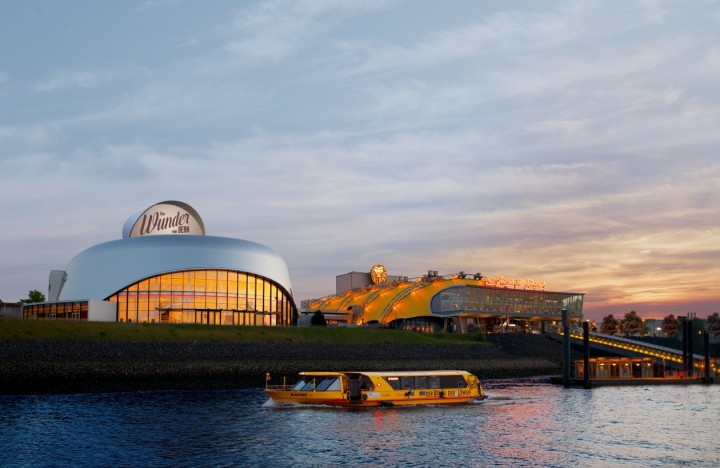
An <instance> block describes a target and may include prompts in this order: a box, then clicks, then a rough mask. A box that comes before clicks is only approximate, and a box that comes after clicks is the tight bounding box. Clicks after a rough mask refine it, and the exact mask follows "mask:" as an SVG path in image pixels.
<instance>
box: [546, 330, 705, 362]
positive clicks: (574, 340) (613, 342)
mask: <svg viewBox="0 0 720 468" xmlns="http://www.w3.org/2000/svg"><path fill="white" fill-rule="evenodd" d="M560 335H562V333H560ZM589 339H590V347H592V348H593V349H597V350H601V351H609V352H612V353H616V354H619V355H622V356H628V357H654V358H658V359H662V360H663V361H664V362H665V363H666V365H668V366H669V367H676V368H680V367H681V366H682V357H683V353H682V350H678V349H673V348H667V347H665V346H658V345H654V344H649V343H642V342H640V341H636V340H632V339H629V338H622V337H619V336H613V335H605V334H603V333H594V332H590V333H589ZM570 343H571V344H574V345H580V346H582V344H583V334H582V332H577V331H571V332H570ZM703 359H704V356H702V355H699V354H693V360H694V361H702V360H703Z"/></svg>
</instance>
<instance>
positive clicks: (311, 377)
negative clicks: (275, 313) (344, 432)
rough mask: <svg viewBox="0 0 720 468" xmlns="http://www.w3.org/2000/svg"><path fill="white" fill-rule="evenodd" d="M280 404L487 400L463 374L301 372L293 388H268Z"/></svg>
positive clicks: (476, 382) (365, 404)
mask: <svg viewBox="0 0 720 468" xmlns="http://www.w3.org/2000/svg"><path fill="white" fill-rule="evenodd" d="M269 381H270V374H267V375H266V387H265V392H266V393H267V394H268V396H269V397H270V398H272V400H273V401H275V402H277V403H299V404H316V405H330V406H347V407H377V406H402V405H448V404H460V403H469V402H471V401H474V400H482V399H484V398H485V393H484V392H483V389H482V385H481V384H480V380H479V379H478V378H477V377H476V376H474V375H473V374H471V373H470V372H466V371H461V370H435V371H395V372H355V371H353V372H300V380H299V381H298V382H297V383H295V384H294V385H285V384H283V385H269V384H267V382H269Z"/></svg>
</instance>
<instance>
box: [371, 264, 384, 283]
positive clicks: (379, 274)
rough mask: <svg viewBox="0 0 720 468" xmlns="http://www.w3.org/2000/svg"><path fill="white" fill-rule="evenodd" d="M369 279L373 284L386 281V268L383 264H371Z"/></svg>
mask: <svg viewBox="0 0 720 468" xmlns="http://www.w3.org/2000/svg"><path fill="white" fill-rule="evenodd" d="M370 279H371V280H372V282H373V284H380V283H384V282H386V281H387V270H385V265H380V264H379V263H378V264H377V265H373V267H372V268H370Z"/></svg>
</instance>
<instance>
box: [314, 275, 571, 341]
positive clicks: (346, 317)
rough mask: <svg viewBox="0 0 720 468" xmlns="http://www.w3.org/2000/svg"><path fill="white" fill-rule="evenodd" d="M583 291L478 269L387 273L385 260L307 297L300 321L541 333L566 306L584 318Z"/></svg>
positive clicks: (445, 329) (427, 328)
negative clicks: (326, 292) (329, 291)
mask: <svg viewBox="0 0 720 468" xmlns="http://www.w3.org/2000/svg"><path fill="white" fill-rule="evenodd" d="M583 296H584V294H583V293H568V292H551V291H546V290H545V283H544V282H541V281H535V280H529V279H524V280H518V279H510V278H505V277H503V276H483V275H482V274H480V273H475V274H466V273H465V272H459V273H455V274H447V275H438V273H437V271H428V274H427V275H424V276H421V277H417V278H408V277H407V276H388V274H387V272H386V270H385V267H384V266H383V265H375V266H373V267H372V268H371V269H370V272H368V273H361V272H351V273H347V274H345V275H340V276H337V277H336V292H335V294H333V295H330V296H326V297H323V298H319V299H312V300H308V301H303V303H302V318H301V322H307V320H308V317H309V316H311V315H312V314H314V313H316V312H317V311H320V312H322V313H323V315H324V317H325V318H326V320H327V321H329V322H330V323H337V324H354V325H373V324H376V325H378V326H386V327H392V328H397V329H407V330H414V331H422V332H429V333H433V332H440V331H455V332H458V333H467V332H468V331H471V330H474V329H479V330H482V331H485V332H488V333H492V332H504V331H522V332H532V333H539V332H542V331H544V330H548V329H550V328H552V327H555V326H557V325H558V323H559V322H560V320H561V318H562V310H563V309H566V310H567V312H568V315H569V318H570V319H571V320H572V321H580V320H582V305H583Z"/></svg>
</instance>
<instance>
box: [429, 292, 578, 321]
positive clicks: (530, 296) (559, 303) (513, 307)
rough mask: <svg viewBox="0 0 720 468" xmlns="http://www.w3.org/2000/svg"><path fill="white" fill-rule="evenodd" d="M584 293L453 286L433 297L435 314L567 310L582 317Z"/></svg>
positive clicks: (544, 313) (527, 313)
mask: <svg viewBox="0 0 720 468" xmlns="http://www.w3.org/2000/svg"><path fill="white" fill-rule="evenodd" d="M582 301H583V295H582V294H572V293H560V292H546V291H530V290H515V289H503V288H487V287H480V286H465V285H463V286H453V287H450V288H447V289H444V290H443V291H441V292H440V294H438V295H436V296H435V297H434V298H433V299H432V305H431V308H432V312H433V315H439V316H450V315H457V314H458V313H469V314H489V315H495V316H509V317H513V316H515V317H542V316H548V317H550V316H555V317H557V316H560V314H561V312H562V309H567V311H568V313H569V315H570V316H571V317H581V316H582Z"/></svg>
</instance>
